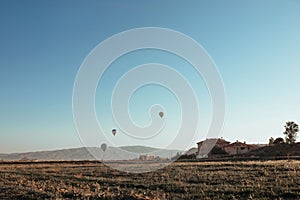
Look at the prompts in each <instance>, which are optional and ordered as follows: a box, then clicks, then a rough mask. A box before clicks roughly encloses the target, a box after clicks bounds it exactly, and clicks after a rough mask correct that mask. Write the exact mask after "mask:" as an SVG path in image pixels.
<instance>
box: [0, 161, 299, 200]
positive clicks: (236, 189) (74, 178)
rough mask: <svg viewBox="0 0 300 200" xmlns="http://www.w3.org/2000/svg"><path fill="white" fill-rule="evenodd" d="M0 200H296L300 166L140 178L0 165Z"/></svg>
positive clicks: (65, 165) (83, 165)
mask: <svg viewBox="0 0 300 200" xmlns="http://www.w3.org/2000/svg"><path fill="white" fill-rule="evenodd" d="M0 199H300V161H264V162H260V161H248V162H201V163H197V162H192V163H189V162H184V163H173V164H171V165H170V166H168V167H166V168H163V169H160V170H157V171H154V172H148V173H143V174H132V173H126V172H120V171H117V170H114V169H111V168H108V167H106V166H105V165H103V164H101V163H95V162H61V163H60V162H56V163H55V162H49V163H25V164H24V163H23V164H21V163H1V164H0Z"/></svg>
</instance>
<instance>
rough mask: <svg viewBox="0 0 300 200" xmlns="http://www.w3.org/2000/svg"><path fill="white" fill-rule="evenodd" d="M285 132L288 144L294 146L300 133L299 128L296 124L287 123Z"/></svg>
mask: <svg viewBox="0 0 300 200" xmlns="http://www.w3.org/2000/svg"><path fill="white" fill-rule="evenodd" d="M284 128H285V131H284V132H283V134H284V135H285V141H286V143H288V144H294V143H295V142H296V137H297V133H298V132H299V126H298V124H296V123H295V122H286V124H285V126H284Z"/></svg>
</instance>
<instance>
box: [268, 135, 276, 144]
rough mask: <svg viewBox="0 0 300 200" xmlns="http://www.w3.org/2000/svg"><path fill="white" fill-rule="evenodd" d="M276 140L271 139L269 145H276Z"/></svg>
mask: <svg viewBox="0 0 300 200" xmlns="http://www.w3.org/2000/svg"><path fill="white" fill-rule="evenodd" d="M274 141H275V140H274V138H273V137H271V138H270V139H269V145H273V144H274Z"/></svg>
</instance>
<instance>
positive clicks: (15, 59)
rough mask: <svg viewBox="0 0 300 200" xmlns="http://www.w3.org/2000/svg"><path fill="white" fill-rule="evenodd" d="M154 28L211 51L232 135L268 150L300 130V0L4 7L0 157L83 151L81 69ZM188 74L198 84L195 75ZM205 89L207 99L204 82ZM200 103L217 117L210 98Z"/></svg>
mask: <svg viewBox="0 0 300 200" xmlns="http://www.w3.org/2000/svg"><path fill="white" fill-rule="evenodd" d="M148 26H154V27H164V28H170V29H174V30H177V31H180V32H182V33H184V34H186V35H188V36H190V37H192V38H194V39H195V40H196V41H197V42H199V43H200V44H201V45H202V46H203V47H204V48H205V49H206V51H207V52H208V53H209V54H210V56H211V57H212V59H213V60H214V62H215V63H216V65H217V66H218V68H219V71H220V73H221V75H222V78H223V81H224V85H225V89H226V97H227V102H226V103H227V105H226V120H225V124H224V128H223V131H222V133H221V135H222V136H223V137H224V138H226V139H228V140H230V141H234V140H237V139H238V140H246V141H247V142H249V143H266V142H267V141H268V139H269V138H270V137H271V136H273V137H278V136H282V132H283V126H284V123H285V122H286V121H288V120H294V121H296V122H297V123H300V105H299V102H300V94H299V85H300V1H297V0H281V1H280V0H263V1H261V0H257V1H256V0H253V1H238V0H236V1H231V0H229V1H198V0H197V1H188V2H183V1H174V0H172V1H163V2H162V1H156V0H154V1H141V0H133V1H125V0H119V1H83V0H81V1H78V0H53V1H40V0H35V1H33V0H27V1H22V0H18V1H17V0H2V1H0V34H1V37H0V91H1V93H0V152H23V151H35V150H45V149H60V148H69V147H79V146H82V144H81V143H80V140H79V138H78V136H77V133H76V130H75V127H74V122H73V115H72V90H73V83H74V80H75V77H76V73H77V70H78V69H79V67H80V65H81V63H82V61H83V60H84V58H85V57H86V56H87V55H88V53H89V52H90V51H91V50H92V49H93V48H94V47H95V46H96V45H97V44H99V43H100V42H101V41H103V40H105V39H106V38H108V37H109V36H111V35H113V34H116V33H118V32H121V31H125V30H128V29H131V28H137V27H148ZM152 53H153V54H156V53H157V52H152ZM167 56H168V55H167ZM158 57H159V56H158ZM127 59H130V55H129V58H127ZM168 60H172V63H170V64H174V65H176V63H177V64H178V63H180V61H178V62H175V60H176V58H174V60H173V59H168ZM140 61H149V59H147V57H145V58H144V60H143V59H141V60H140ZM150 61H151V59H150ZM116 72H117V71H113V72H112V73H116ZM182 73H183V74H185V75H186V77H187V78H188V79H190V80H191V82H193V79H195V77H194V73H193V72H192V71H189V70H186V71H183V72H182ZM193 83H195V84H198V83H197V81H195V82H193ZM152 87H153V88H151V86H149V87H148V88H145V90H143V91H141V93H140V94H139V93H137V94H136V95H135V96H134V97H135V98H136V101H137V102H145V99H147V100H149V98H147V90H149V91H151V90H153V89H158V91H159V90H160V88H155V86H152ZM199 87H200V89H199V94H198V95H199V96H198V97H200V98H201V96H202V93H201V91H203V94H204V93H205V85H204V84H203V82H202V83H201V81H200V82H199ZM106 89H107V88H106ZM99 90H100V91H101V88H99ZM143 92H144V94H143ZM148 94H149V93H148ZM150 94H151V92H150ZM171 96H172V95H170V94H168V93H165V96H164V97H166V98H160V99H155V98H154V100H153V102H156V100H161V101H164V99H168V98H170V97H171ZM96 98H97V99H100V100H99V102H100V101H101V96H99V95H98V94H97V97H96ZM143 98H144V99H143ZM139 99H140V100H139ZM150 99H151V98H150ZM201 99H202V101H201V102H202V103H201V104H200V108H202V112H204V116H206V115H207V116H209V111H210V109H209V106H210V105H209V96H208V95H207V94H206V95H203V97H202V98H201ZM151 103H152V101H150V100H149V101H146V106H145V105H141V107H134V106H133V107H132V109H133V111H132V112H133V113H135V114H136V115H133V119H135V120H136V121H137V123H142V124H143V123H145V121H144V120H143V119H142V118H140V116H143V115H144V114H143V113H142V112H143V111H144V110H145V109H146V108H147V105H150V104H151ZM162 103H164V102H162ZM175 104H176V102H175V101H174V105H175ZM137 105H139V103H137ZM170 105H173V104H172V103H170ZM96 106H97V105H96ZM143 109H144V110H143ZM171 110H173V111H174V115H176V109H175V108H174V109H171ZM169 112H170V113H169V114H170V115H171V114H172V113H171V111H169ZM206 112H208V113H206ZM102 117H103V121H104V122H105V120H104V119H105V116H102ZM99 119H100V120H101V115H99ZM174 120H175V121H176V119H174ZM204 122H206V120H205V119H204ZM107 124H109V122H107ZM110 126H111V124H109V125H108V126H107V127H106V128H107V130H108V129H110ZM170 130H172V127H171V128H170ZM203 130H205V126H204V127H203ZM201 139H203V138H199V140H201Z"/></svg>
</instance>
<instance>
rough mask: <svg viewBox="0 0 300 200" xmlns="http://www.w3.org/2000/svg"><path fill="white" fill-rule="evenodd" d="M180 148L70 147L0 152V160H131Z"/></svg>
mask: <svg viewBox="0 0 300 200" xmlns="http://www.w3.org/2000/svg"><path fill="white" fill-rule="evenodd" d="M177 153H182V151H180V150H166V149H158V148H152V147H146V146H124V147H108V148H107V149H106V151H105V152H103V151H102V150H101V148H98V147H87V148H85V147H83V148H71V149H62V150H54V151H37V152H27V153H11V154H0V160H42V161H43V160H47V161H53V160H56V161H60V160H102V159H103V160H132V159H138V158H139V156H140V155H145V154H149V155H153V156H159V157H160V158H170V157H173V156H175V155H176V154H177Z"/></svg>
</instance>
